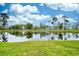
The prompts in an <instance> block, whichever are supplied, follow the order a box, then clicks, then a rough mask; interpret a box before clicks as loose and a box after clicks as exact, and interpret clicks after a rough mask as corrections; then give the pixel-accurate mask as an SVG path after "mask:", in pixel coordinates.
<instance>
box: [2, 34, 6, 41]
mask: <svg viewBox="0 0 79 59" xmlns="http://www.w3.org/2000/svg"><path fill="white" fill-rule="evenodd" d="M2 39H3V42H7V34H6V33H2Z"/></svg>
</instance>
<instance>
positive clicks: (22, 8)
mask: <svg viewBox="0 0 79 59" xmlns="http://www.w3.org/2000/svg"><path fill="white" fill-rule="evenodd" d="M11 11H13V12H15V13H28V12H30V13H37V12H38V8H37V7H36V6H31V5H25V6H22V5H21V4H12V5H11Z"/></svg>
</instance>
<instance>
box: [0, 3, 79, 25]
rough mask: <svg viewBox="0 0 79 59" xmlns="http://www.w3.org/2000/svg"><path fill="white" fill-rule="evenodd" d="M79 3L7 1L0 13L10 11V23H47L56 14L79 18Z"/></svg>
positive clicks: (0, 7)
mask: <svg viewBox="0 0 79 59" xmlns="http://www.w3.org/2000/svg"><path fill="white" fill-rule="evenodd" d="M78 7H79V4H77V3H76V4H72V3H69V4H63V3H58V4H57V3H56V4H55V3H53V4H49V3H44V4H43V3H18V4H16V3H6V4H0V13H2V12H5V13H8V15H9V16H10V19H9V20H8V22H9V25H14V24H24V23H28V22H29V23H32V24H34V25H39V24H40V23H42V24H46V23H48V21H49V19H52V18H53V17H54V16H58V15H66V16H67V17H69V18H74V19H77V20H78V19H79V8H78Z"/></svg>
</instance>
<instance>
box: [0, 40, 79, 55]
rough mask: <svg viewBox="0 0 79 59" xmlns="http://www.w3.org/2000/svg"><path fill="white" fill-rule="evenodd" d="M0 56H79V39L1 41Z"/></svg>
mask: <svg viewBox="0 0 79 59" xmlns="http://www.w3.org/2000/svg"><path fill="white" fill-rule="evenodd" d="M0 56H79V41H78V40H71V41H61V40H58V41H54V40H53V41H52V40H50V41H27V42H12V43H11V42H0Z"/></svg>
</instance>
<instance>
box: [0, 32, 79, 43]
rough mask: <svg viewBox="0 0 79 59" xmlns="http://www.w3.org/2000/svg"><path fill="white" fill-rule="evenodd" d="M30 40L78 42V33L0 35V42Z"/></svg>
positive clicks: (14, 33)
mask: <svg viewBox="0 0 79 59" xmlns="http://www.w3.org/2000/svg"><path fill="white" fill-rule="evenodd" d="M30 40H79V33H49V32H48V33H45V32H42V33H25V32H22V33H19V32H13V33H9V32H5V33H0V42H24V41H30Z"/></svg>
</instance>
